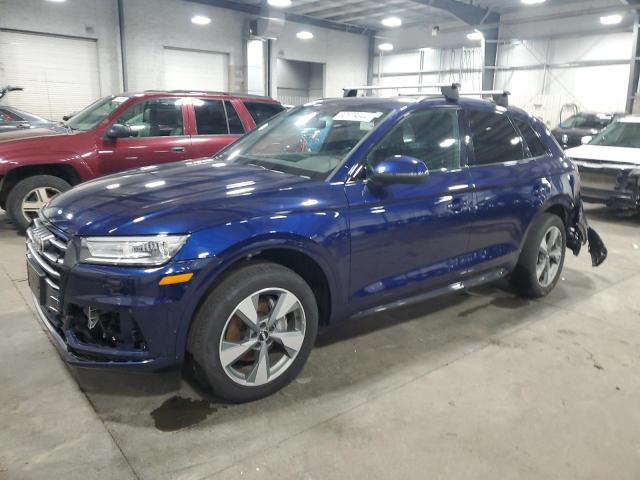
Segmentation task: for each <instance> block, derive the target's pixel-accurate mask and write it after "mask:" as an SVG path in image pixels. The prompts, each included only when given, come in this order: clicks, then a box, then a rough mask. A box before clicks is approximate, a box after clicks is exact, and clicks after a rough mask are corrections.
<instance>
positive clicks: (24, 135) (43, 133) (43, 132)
mask: <svg viewBox="0 0 640 480" xmlns="http://www.w3.org/2000/svg"><path fill="white" fill-rule="evenodd" d="M66 134H67V132H66V130H65V129H61V130H58V129H55V130H54V129H51V128H25V129H18V130H14V131H11V132H7V133H3V134H2V137H0V148H1V147H2V145H3V144H5V143H8V142H14V141H16V140H27V139H31V141H33V140H35V139H47V137H51V136H56V135H58V136H66Z"/></svg>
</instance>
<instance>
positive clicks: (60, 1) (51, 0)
mask: <svg viewBox="0 0 640 480" xmlns="http://www.w3.org/2000/svg"><path fill="white" fill-rule="evenodd" d="M49 1H50V2H54V3H63V2H66V1H67V0H49Z"/></svg>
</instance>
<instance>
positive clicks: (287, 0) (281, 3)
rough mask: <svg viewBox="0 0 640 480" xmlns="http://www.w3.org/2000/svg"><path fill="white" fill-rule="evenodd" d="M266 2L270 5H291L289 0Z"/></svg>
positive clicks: (270, 0) (278, 6) (279, 6)
mask: <svg viewBox="0 0 640 480" xmlns="http://www.w3.org/2000/svg"><path fill="white" fill-rule="evenodd" d="M267 3H268V4H269V5H271V6H272V7H277V8H286V7H290V6H291V0H268V1H267Z"/></svg>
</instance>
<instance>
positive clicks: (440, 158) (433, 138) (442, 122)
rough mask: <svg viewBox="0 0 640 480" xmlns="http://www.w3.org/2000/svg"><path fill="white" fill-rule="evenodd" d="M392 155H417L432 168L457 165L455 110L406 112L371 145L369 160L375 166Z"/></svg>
mask: <svg viewBox="0 0 640 480" xmlns="http://www.w3.org/2000/svg"><path fill="white" fill-rule="evenodd" d="M394 155H406V156H410V157H414V158H418V159H420V160H422V161H423V162H424V163H425V164H426V165H427V168H428V169H429V171H431V172H444V171H447V170H454V169H457V168H459V167H460V132H459V127H458V111H457V110H453V109H444V108H443V109H429V110H423V111H420V112H416V113H413V114H411V115H409V116H408V117H407V118H405V119H404V120H402V121H401V122H400V123H399V124H398V125H396V126H395V127H394V128H393V130H391V132H389V133H388V134H387V136H386V137H385V138H384V139H383V140H382V141H381V142H380V143H379V144H378V146H376V147H375V148H374V149H373V151H372V152H371V153H370V154H369V159H368V160H369V163H370V165H372V166H375V165H377V164H378V163H379V162H381V161H382V160H384V159H385V158H388V157H392V156H394Z"/></svg>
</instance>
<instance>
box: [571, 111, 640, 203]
mask: <svg viewBox="0 0 640 480" xmlns="http://www.w3.org/2000/svg"><path fill="white" fill-rule="evenodd" d="M566 154H567V156H569V157H571V159H572V160H573V161H574V163H575V164H576V165H577V166H578V170H579V171H580V177H581V178H582V198H584V200H585V201H587V202H593V203H603V204H607V205H609V206H612V207H627V208H629V207H631V208H640V115H631V116H628V117H624V118H620V119H618V120H617V121H616V122H614V123H612V124H611V125H609V126H608V127H607V128H606V129H604V130H603V131H602V132H600V134H598V135H597V136H596V137H595V138H594V139H593V140H591V142H589V143H588V144H587V145H581V146H580V147H577V148H572V149H569V150H567V151H566Z"/></svg>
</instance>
